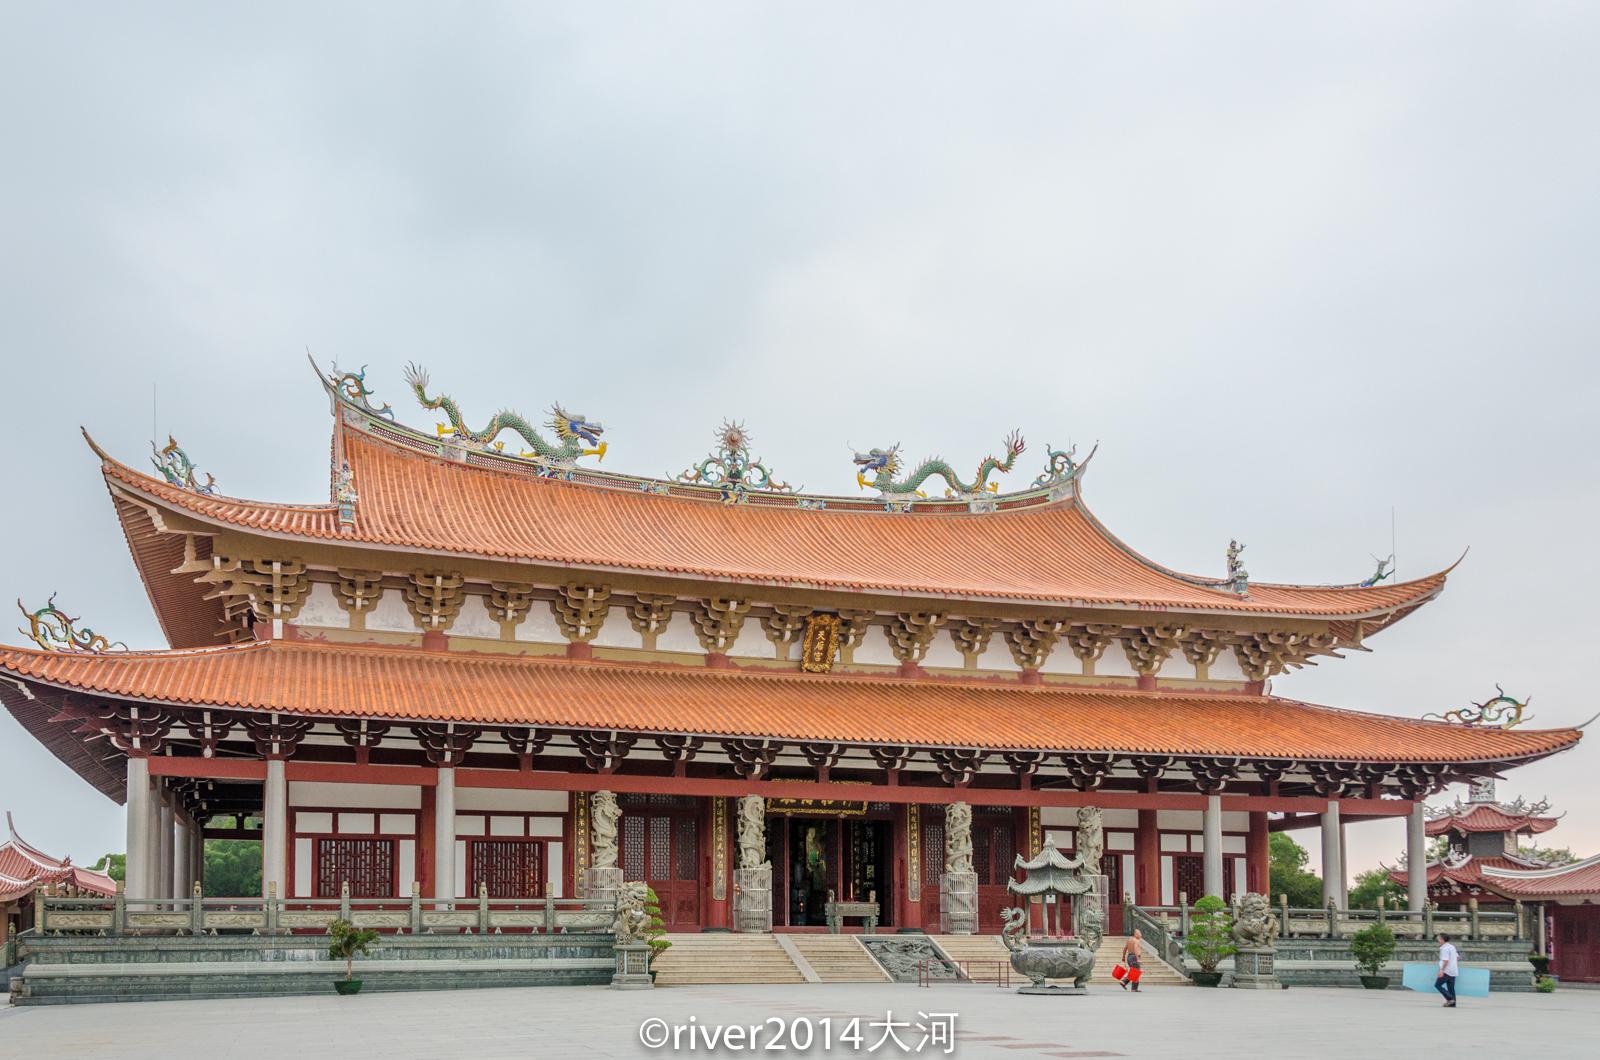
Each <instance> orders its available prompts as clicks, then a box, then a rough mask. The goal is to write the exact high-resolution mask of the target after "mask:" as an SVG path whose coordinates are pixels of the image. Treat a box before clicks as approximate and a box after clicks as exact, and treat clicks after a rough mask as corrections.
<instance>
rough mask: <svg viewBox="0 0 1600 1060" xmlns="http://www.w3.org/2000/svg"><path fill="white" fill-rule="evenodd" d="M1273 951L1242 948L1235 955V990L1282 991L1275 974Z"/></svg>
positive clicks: (1281, 985) (1264, 948) (1259, 948)
mask: <svg viewBox="0 0 1600 1060" xmlns="http://www.w3.org/2000/svg"><path fill="white" fill-rule="evenodd" d="M1274 967H1275V965H1274V961H1273V951H1272V950H1271V949H1269V948H1267V947H1255V946H1250V947H1240V948H1239V949H1238V950H1237V951H1236V952H1235V953H1234V955H1233V988H1234V989H1235V990H1281V989H1283V984H1282V983H1280V982H1279V981H1278V977H1277V976H1276V975H1275V974H1274V972H1273V969H1274Z"/></svg>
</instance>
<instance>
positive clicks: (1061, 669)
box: [999, 641, 1083, 674]
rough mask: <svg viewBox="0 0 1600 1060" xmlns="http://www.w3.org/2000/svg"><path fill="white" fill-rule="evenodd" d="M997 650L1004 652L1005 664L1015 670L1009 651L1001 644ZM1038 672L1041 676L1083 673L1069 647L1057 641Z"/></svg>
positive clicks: (1079, 663) (1081, 666) (1080, 663)
mask: <svg viewBox="0 0 1600 1060" xmlns="http://www.w3.org/2000/svg"><path fill="white" fill-rule="evenodd" d="M999 650H1000V651H1002V652H1005V658H1006V662H1008V663H1011V664H1012V666H1011V669H1013V670H1015V669H1016V668H1017V667H1016V665H1015V663H1016V660H1015V659H1013V658H1012V657H1011V649H1009V648H1007V647H1006V646H1005V645H1004V644H1001V645H999ZM1039 672H1040V673H1042V674H1081V673H1083V663H1082V662H1080V661H1079V659H1078V657H1077V656H1076V655H1074V654H1072V649H1071V648H1070V647H1068V646H1067V645H1066V644H1063V643H1061V642H1060V641H1057V642H1056V646H1055V647H1054V648H1051V649H1050V654H1049V655H1048V656H1046V657H1045V660H1044V665H1043V666H1041V667H1039Z"/></svg>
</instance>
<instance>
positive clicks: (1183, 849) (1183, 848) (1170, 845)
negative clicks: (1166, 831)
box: [1160, 835, 1189, 854]
mask: <svg viewBox="0 0 1600 1060" xmlns="http://www.w3.org/2000/svg"><path fill="white" fill-rule="evenodd" d="M1160 842H1161V849H1162V850H1163V851H1165V852H1167V853H1172V854H1187V853H1188V852H1189V837H1188V836H1186V835H1164V836H1162V837H1161V839H1160Z"/></svg>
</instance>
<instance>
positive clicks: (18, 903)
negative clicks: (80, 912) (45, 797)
mask: <svg viewBox="0 0 1600 1060" xmlns="http://www.w3.org/2000/svg"><path fill="white" fill-rule="evenodd" d="M6 832H7V834H8V837H9V838H7V839H6V841H5V842H4V843H0V941H4V940H5V939H7V938H10V937H11V936H12V935H14V934H15V933H17V932H18V931H20V930H21V929H22V928H23V927H24V926H26V925H30V924H31V923H32V922H33V919H32V918H33V898H34V895H36V894H37V893H39V891H40V890H44V889H48V890H50V891H52V892H53V893H55V894H64V895H112V894H115V893H116V889H117V885H116V883H115V881H113V880H112V879H111V877H110V876H107V875H106V874H105V873H103V872H100V871H98V870H97V869H85V868H80V867H79V866H77V865H74V864H73V863H72V859H71V858H57V857H52V856H51V855H49V854H46V853H45V852H44V851H42V850H40V849H39V848H38V847H36V846H33V845H31V844H30V843H28V842H27V841H25V840H24V839H23V838H22V837H21V836H19V835H17V828H16V825H14V824H13V823H12V821H11V814H10V813H9V812H8V813H7V814H6ZM4 966H5V962H3V961H0V967H4Z"/></svg>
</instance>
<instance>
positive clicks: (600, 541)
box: [104, 427, 1447, 643]
mask: <svg viewBox="0 0 1600 1060" xmlns="http://www.w3.org/2000/svg"><path fill="white" fill-rule="evenodd" d="M340 429H341V431H342V445H343V452H344V454H345V457H346V458H347V459H348V460H349V461H350V463H351V465H352V467H353V469H354V471H355V483H356V488H357V490H358V491H359V493H360V503H359V506H358V508H357V515H356V520H355V526H354V527H353V529H352V528H346V530H347V531H348V532H345V533H341V532H340V527H339V524H338V516H337V512H336V510H335V508H334V507H333V506H332V505H281V504H265V503H261V502H257V501H245V500H234V499H229V498H223V497H207V496H201V495H199V494H195V493H191V492H189V491H186V490H182V489H177V488H175V487H172V486H169V485H167V484H166V483H165V482H162V481H160V480H158V479H154V478H152V477H150V476H148V475H144V474H142V473H139V472H137V471H134V470H133V469H131V468H128V467H125V466H123V465H121V464H119V463H117V462H115V461H113V460H110V459H109V458H106V460H105V464H104V471H105V475H106V478H107V481H108V483H109V484H111V485H112V486H113V487H114V489H113V492H114V493H115V492H116V491H117V490H118V489H121V490H125V491H132V492H133V493H134V494H136V495H142V496H143V497H145V498H148V499H150V500H151V501H153V502H155V503H157V504H159V505H162V506H167V507H172V508H177V509H181V510H183V511H185V512H188V513H191V514H193V515H195V516H197V517H199V518H201V519H204V520H208V521H212V522H216V523H220V524H224V525H228V526H234V527H240V528H244V529H247V530H251V531H256V532H260V533H264V534H274V535H284V536H288V537H296V538H310V539H318V540H336V541H349V542H352V543H358V544H369V545H377V546H386V547H392V548H397V549H404V550H412V551H433V552H443V553H449V554H457V555H469V556H479V557H487V558H492V559H508V560H513V561H521V562H531V563H541V564H548V565H554V566H571V567H579V568H587V569H600V570H636V571H641V572H647V573H655V574H664V575H675V576H690V577H698V578H707V579H714V580H718V581H731V582H736V583H747V584H762V585H780V586H794V587H815V588H824V589H847V590H867V591H881V592H889V593H896V594H911V595H926V596H933V597H945V598H957V599H990V600H1017V601H1027V602H1033V603H1045V604H1059V605H1063V606H1092V605H1102V606H1127V607H1139V608H1145V609H1159V610H1167V609H1171V610H1181V611H1199V612H1218V611H1222V612H1253V613H1266V614H1283V615H1297V616H1308V617H1329V618H1360V617H1364V616H1383V615H1393V614H1395V613H1397V612H1401V611H1403V610H1405V609H1410V608H1413V607H1415V606H1416V605H1418V604H1420V603H1422V602H1425V601H1427V600H1429V599H1431V598H1432V597H1433V596H1435V595H1437V594H1438V593H1439V592H1440V590H1441V589H1442V588H1443V586H1444V582H1445V576H1446V573H1447V572H1441V573H1438V574H1433V575H1430V576H1429V577H1426V578H1422V579H1419V580H1416V581H1411V582H1404V583H1400V584H1395V585H1379V586H1374V587H1370V588H1359V587H1351V586H1344V587H1311V586H1293V585H1274V584H1265V583H1252V584H1251V586H1250V591H1249V595H1248V596H1239V595H1237V594H1235V593H1233V592H1230V591H1227V590H1225V589H1222V588H1220V587H1217V586H1216V585H1214V584H1206V583H1205V579H1194V580H1190V579H1189V578H1188V577H1187V576H1183V575H1178V574H1176V573H1175V572H1172V571H1168V570H1166V569H1164V568H1162V567H1160V566H1158V565H1156V564H1154V563H1151V562H1150V561H1148V560H1146V559H1144V558H1143V557H1141V556H1139V555H1138V554H1136V553H1134V552H1133V551H1132V550H1130V549H1128V548H1127V547H1126V546H1125V545H1123V544H1122V543H1121V542H1119V541H1117V540H1116V539H1115V538H1114V537H1112V536H1111V535H1110V534H1109V533H1108V532H1107V531H1106V530H1105V529H1104V527H1102V526H1101V525H1100V524H1099V523H1098V522H1097V521H1096V520H1095V519H1094V517H1093V516H1092V515H1090V514H1089V513H1088V512H1087V511H1086V510H1085V509H1084V507H1083V505H1082V502H1081V500H1079V499H1078V498H1076V496H1072V497H1069V498H1067V499H1066V500H1063V501H1060V502H1057V503H1054V504H1043V505H1036V506H1032V507H1024V508H1016V509H1010V510H1001V511H996V512H988V513H982V514H973V513H962V514H949V513H921V512H916V511H912V512H901V513H887V512H861V511H833V510H823V511H813V510H802V509H797V508H789V507H782V508H778V507H764V506H758V505H722V504H716V503H708V502H706V501H703V500H697V499H688V498H683V497H676V496H658V495H655V494H652V493H649V492H644V491H640V490H625V489H615V488H606V487H601V486H594V485H589V484H584V483H576V482H566V481H562V480H558V479H548V478H540V477H537V476H534V475H531V474H526V473H520V472H517V473H513V472H509V471H501V470H497V469H492V468H487V467H475V466H468V465H466V464H464V463H461V462H459V461H455V460H446V459H442V458H440V457H437V456H433V455H430V454H426V453H420V452H415V451H412V450H409V449H405V448H402V447H400V446H397V445H394V444H391V443H389V442H388V441H385V440H383V439H379V438H376V437H374V436H372V435H370V434H367V433H364V432H362V431H358V430H355V429H351V428H344V427H341V428H340ZM174 643H179V641H178V640H175V641H174ZM190 643H193V641H190Z"/></svg>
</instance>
